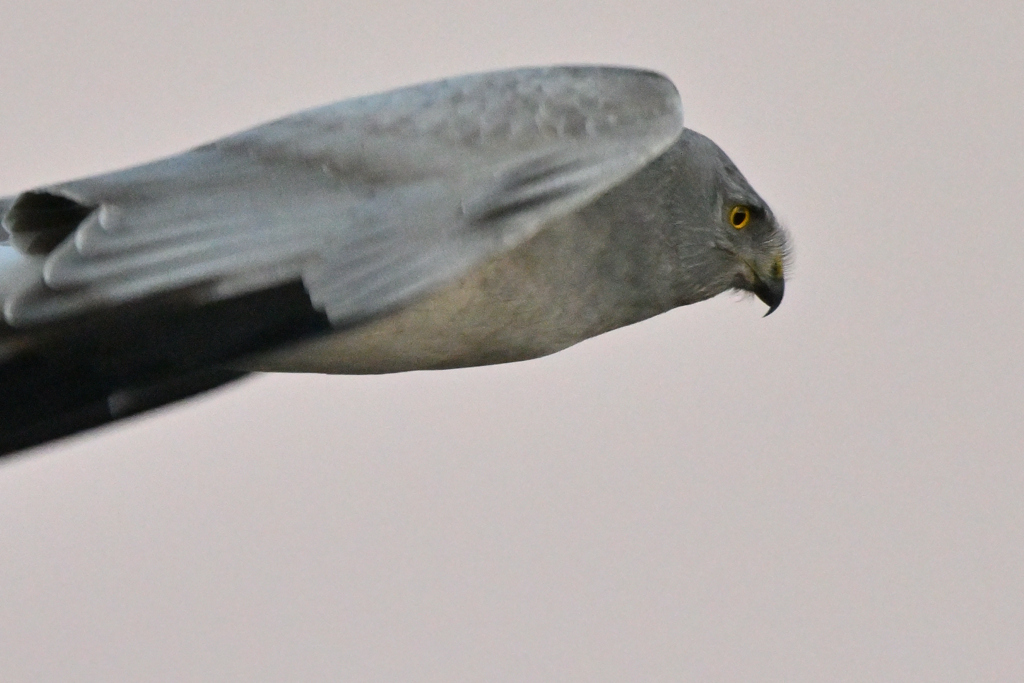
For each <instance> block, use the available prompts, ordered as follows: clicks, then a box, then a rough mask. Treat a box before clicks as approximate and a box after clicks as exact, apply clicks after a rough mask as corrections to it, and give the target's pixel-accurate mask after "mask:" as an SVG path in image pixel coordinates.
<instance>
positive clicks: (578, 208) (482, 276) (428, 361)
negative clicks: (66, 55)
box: [0, 66, 787, 454]
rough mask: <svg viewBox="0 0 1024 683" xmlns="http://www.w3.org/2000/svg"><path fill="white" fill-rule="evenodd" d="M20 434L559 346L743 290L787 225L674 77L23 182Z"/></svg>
mask: <svg viewBox="0 0 1024 683" xmlns="http://www.w3.org/2000/svg"><path fill="white" fill-rule="evenodd" d="M0 218H2V225H3V231H0V301H2V304H3V318H2V320H0V454H3V453H11V452H14V451H17V450H20V449H24V448H27V447H30V446H33V445H37V444H40V443H44V442H47V441H49V440H52V439H55V438H59V437H62V436H66V435H69V434H73V433H75V432H79V431H82V430H84V429H88V428H91V427H95V426H98V425H101V424H104V423H108V422H112V421H115V420H118V419H121V418H124V417H127V416H130V415H133V414H136V413H139V412H142V411H144V410H148V409H150V408H153V407H156V406H159V405H163V404H166V403H169V402H172V401H176V400H179V399H183V398H186V397H188V396H191V395H194V394H197V393H199V392H202V391H206V390H208V389H211V388H213V387H216V386H219V385H222V384H225V383H227V382H230V381H232V380H235V379H238V378H240V377H242V376H244V375H246V374H248V373H251V372H318V373H340V374H349V373H387V372H400V371H406V370H421V369H439V368H453V367H463V366H471V365H485V364H491V363H504V362H509V361H517V360H524V359H528V358H535V357H538V356H543V355H546V354H550V353H553V352H555V351H558V350H560V349H564V348H566V347H568V346H570V345H572V344H575V343H577V342H579V341H582V340H584V339H587V338H589V337H592V336H594V335H598V334H601V333H602V332H606V331H608V330H612V329H614V328H617V327H621V326H623V325H628V324H631V323H634V322H637V321H639V320H643V319H645V318H648V317H650V316H653V315H656V314H658V313H662V312H664V311H667V310H669V309H672V308H674V307H676V306H682V305H686V304H692V303H695V302H698V301H702V300H705V299H708V298H710V297H713V296H715V295H717V294H720V293H722V292H725V291H728V290H743V291H749V292H752V293H753V294H755V295H756V296H757V297H759V298H760V299H761V300H762V301H764V302H765V303H766V304H767V305H768V306H769V310H768V312H769V313H771V312H772V311H773V310H775V308H776V307H777V306H778V305H779V303H780V302H781V301H782V295H783V288H784V263H785V255H786V252H787V236H786V233H785V231H784V230H783V229H782V228H781V227H780V226H779V224H778V222H777V221H776V219H775V217H774V215H773V213H772V211H771V209H770V208H769V207H768V205H767V204H766V203H765V202H764V200H762V199H761V197H760V196H758V194H757V193H756V192H755V191H754V190H753V188H751V187H750V185H749V184H748V183H747V181H746V179H745V178H744V177H743V175H742V174H741V173H740V172H739V170H737V168H736V167H735V166H734V165H733V163H732V162H731V161H730V160H729V158H728V157H727V156H726V155H725V153H724V152H722V150H721V149H719V147H718V146H717V145H715V143H713V142H712V141H711V140H709V139H708V138H706V137H704V136H702V135H700V134H699V133H696V132H694V131H692V130H689V129H686V128H684V127H683V117H682V106H681V104H680V101H679V95H678V93H677V92H676V89H675V88H674V87H673V85H672V83H671V82H670V81H668V80H667V79H666V78H664V77H663V76H661V75H658V74H656V73H652V72H649V71H643V70H637V69H628V68H613V67H590V66H559V67H550V68H532V69H518V70H511V71H501V72H494V73H484V74H477V75H470V76H462V77H458V78H452V79H448V80H443V81H438V82H434V83H428V84H423V85H417V86H412V87H407V88H402V89H399V90H394V91H391V92H387V93H383V94H379V95H372V96H368V97H361V98H356V99H351V100H346V101H342V102H339V103H336V104H332V105H328V106H325V107H321V108H317V109H313V110H310V111H306V112H302V113H299V114H295V115H292V116H289V117H286V118H283V119H280V120H277V121H273V122H271V123H267V124H264V125H261V126H258V127H256V128H252V129H250V130H247V131H244V132H241V133H237V134H235V135H231V136H228V137H225V138H222V139H220V140H217V141H215V142H211V143H209V144H205V145H202V146H200V147H196V148H195V149H192V150H190V151H188V152H184V153H182V154H179V155H176V156H172V157H169V158H166V159H161V160H158V161H154V162H152V163H148V164H144V165H141V166H136V167H133V168H129V169H126V170H122V171H116V172H113V173H108V174H103V175H97V176H92V177H88V178H83V179H79V180H73V181H70V182H63V183H57V184H54V185H48V186H45V187H40V188H35V189H32V190H28V191H25V192H22V193H20V194H18V195H15V196H11V197H6V198H0Z"/></svg>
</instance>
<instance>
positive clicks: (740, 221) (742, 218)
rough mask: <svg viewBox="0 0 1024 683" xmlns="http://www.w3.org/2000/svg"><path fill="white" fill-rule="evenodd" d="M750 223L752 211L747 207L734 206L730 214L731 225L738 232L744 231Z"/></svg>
mask: <svg viewBox="0 0 1024 683" xmlns="http://www.w3.org/2000/svg"><path fill="white" fill-rule="evenodd" d="M749 222H750V209H748V208H747V207H745V206H734V207H732V211H730V212H729V224H730V225H732V227H734V228H736V229H737V230H742V229H743V228H745V227H746V226H747V223H749Z"/></svg>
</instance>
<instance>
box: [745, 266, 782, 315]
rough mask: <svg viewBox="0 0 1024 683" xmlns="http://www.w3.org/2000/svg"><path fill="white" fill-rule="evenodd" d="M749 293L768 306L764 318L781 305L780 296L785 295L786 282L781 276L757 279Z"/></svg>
mask: <svg viewBox="0 0 1024 683" xmlns="http://www.w3.org/2000/svg"><path fill="white" fill-rule="evenodd" d="M750 291H752V292H753V293H754V294H755V295H756V296H757V298H758V299H760V300H761V301H763V302H765V303H766V304H767V305H768V312H767V313H765V314H764V315H765V317H768V316H769V315H771V314H772V313H773V312H774V311H775V309H776V308H778V307H779V304H781V303H782V295H783V294H785V293H786V280H785V278H783V277H782V275H779V276H777V277H768V278H760V277H758V278H756V280H755V281H754V285H753V287H751V289H750Z"/></svg>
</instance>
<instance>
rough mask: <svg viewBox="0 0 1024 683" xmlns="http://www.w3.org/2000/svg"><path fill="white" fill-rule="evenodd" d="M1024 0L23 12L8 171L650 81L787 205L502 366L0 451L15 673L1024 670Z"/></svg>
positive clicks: (217, 400) (2, 647) (822, 674)
mask: <svg viewBox="0 0 1024 683" xmlns="http://www.w3.org/2000/svg"><path fill="white" fill-rule="evenodd" d="M1021 36H1024V6H1022V5H1021V3H1020V2H1019V0H1013V1H1001V2H997V1H990V2H987V3H954V2H905V3H892V2H857V3H847V4H845V5H844V4H841V3H830V2H814V1H812V0H804V1H802V2H778V3H760V2H741V1H738V0H737V1H731V2H722V1H716V2H678V0H674V1H672V2H668V1H664V2H655V1H646V0H630V1H629V2H625V1H622V2H614V1H613V2H604V3H594V2H584V1H582V0H576V1H573V2H568V1H563V2H557V1H555V2H552V1H551V0H544V1H541V0H536V1H532V2H531V1H526V0H505V1H503V2H501V3H486V2H480V1H479V0H473V1H468V0H466V1H459V2H447V3H436V2H425V1H422V0H420V1H417V2H408V3H396V4H392V5H391V6H390V7H384V8H382V7H381V6H380V4H379V3H369V2H366V3H355V2H338V1H337V0H333V1H331V2H313V1H311V0H292V1H290V2H287V3H282V2H264V1H257V0H248V1H246V2H243V1H242V0H220V1H218V2H215V3H211V2H208V1H207V0H202V1H200V0H187V1H182V0H177V1H175V2H171V1H170V0H154V1H153V2H148V3H138V2H128V1H127V0H121V1H118V2H114V1H112V0H93V1H92V2H88V3H82V2H78V1H77V0H76V1H74V2H72V1H71V0H64V1H59V2H58V1H56V0H35V1H34V2H31V3H15V2H13V1H11V0H7V2H6V4H5V6H4V8H3V12H2V20H0V93H2V96H0V131H2V133H0V160H2V163H0V195H2V194H8V193H12V192H16V191H18V190H21V189H24V188H27V187H31V186H34V185H38V184H41V183H45V182H51V181H57V180H64V179H68V178H71V177H75V176H79V175H85V174H92V173H96V172H100V171H105V170H111V169H113V168H117V167H121V166H125V165H128V164H133V163H137V162H141V161H146V160H149V159H151V158H153V157H156V156H159V155H163V154H169V153H173V152H176V151H180V150H182V149H184V148H187V147H190V146H193V145H195V144H197V143H200V142H203V141H206V140H209V139H211V138H214V137H217V136H220V135H222V134H225V133H229V132H233V131H234V130H237V129H240V128H243V127H246V126H249V125H252V124H255V123H259V122H261V121H264V120H266V119H269V118H273V117H276V116H280V115H283V114H287V113H290V112H292V111H295V110H297V109H301V108H304V107H308V106H313V105H317V104H322V103H326V102H330V101H333V100H337V99H341V98H345V97H350V96H355V95H359V94H365V93H370V92H376V91H380V90H384V89H387V88H391V87H395V86H399V85H405V84H409V83H414V82H418V81H424V80H432V79H435V78H438V77H442V76H446V75H454V74H459V73H464V72H469V71H480V70H486V69H492V68H503V67H511V66H519V65H531V64H546V63H561V62H601V63H615V64H629V65H637V66H645V67H651V68H654V69H658V70H660V71H662V72H664V73H666V74H667V75H668V76H670V77H671V78H672V79H673V80H674V81H675V82H676V83H677V85H678V87H679V90H680V92H681V94H682V97H683V103H684V106H685V109H686V123H687V125H688V126H690V127H692V128H695V129H696V130H699V131H701V132H703V133H705V134H707V135H709V136H710V137H712V138H713V139H714V140H715V141H717V142H718V143H719V144H720V145H721V146H722V147H723V148H724V149H725V150H726V151H727V152H728V153H729V154H730V155H731V156H732V157H733V159H734V160H735V161H736V163H737V164H738V165H739V167H740V168H741V169H742V170H743V171H744V173H745V174H746V175H747V177H748V178H749V179H750V180H751V182H752V183H753V185H754V187H756V188H757V190H758V191H759V192H760V193H761V194H762V195H763V196H764V197H765V198H766V199H767V200H768V201H769V202H770V203H771V204H772V206H773V207H774V208H775V210H776V213H778V214H779V215H780V216H782V217H783V218H784V220H785V222H786V223H787V224H788V225H789V227H790V229H791V231H792V233H793V238H794V243H795V247H796V268H795V272H794V273H793V275H792V277H791V279H790V281H789V284H788V286H787V293H786V301H785V302H784V303H783V305H782V307H781V308H780V309H779V311H778V312H776V313H775V314H774V315H773V316H772V317H770V318H767V319H762V318H761V317H760V316H761V314H762V313H763V310H764V307H763V306H762V305H761V304H760V303H759V302H757V301H754V300H743V299H740V298H738V297H735V298H730V297H728V296H726V297H721V298H719V299H716V300H714V301H711V302H708V303H703V304H698V305H696V306H693V307H689V308H684V309H680V310H677V311H675V312H673V313H670V314H667V315H664V316H662V317H660V318H657V319H654V320H651V321H648V322H645V323H642V324H640V325H637V326H634V327H632V328H628V329H624V330H620V331H618V332H614V333H611V334H608V335H605V336H603V337H600V338H597V339H594V340H591V341H589V342H586V343H584V344H582V345H580V346H578V347H575V348H573V349H570V350H568V351H565V352H563V353H560V354H557V355H555V356H552V357H549V358H546V359H541V360H538V361H530V362H527V363H521V364H514V365H509V366H503V367H489V368H481V369H471V370H459V371H447V372H438V373H415V374H407V375H399V376H387V377H324V376H305V377H304V376H271V377H265V378H261V379H257V380H254V381H251V382H249V383H247V384H244V385H241V386H238V387H236V388H232V389H229V390H226V391H222V392H219V393H216V394H213V395H210V396H209V397H207V398H204V399H202V400H198V401H194V402H192V403H190V404H187V405H184V406H180V407H175V408H171V409H169V410H164V411H161V412H159V413H157V414H154V415H152V416H149V417H146V418H143V419H139V420H136V421H134V422H132V423H130V424H127V425H122V426H119V427H117V428H114V429H110V430H106V431H101V432H96V433H93V434H90V435H88V436H85V437H82V438H78V439H74V440H70V441H66V442H62V443H59V444H57V445H54V446H52V447H49V448H45V449H40V450H38V451H36V452H34V453H33V454H32V455H30V456H28V457H23V458H20V459H16V460H12V461H9V462H5V463H3V464H2V465H0V520H2V521H0V680H3V681H5V682H8V681H9V682H12V683H14V682H20V681H57V680H59V681H65V682H70V681H96V682H99V681H103V682H106V681H129V680H136V681H174V682H175V683H186V682H191V681H227V680H245V681H284V680H287V681H337V680H344V681H439V682H442V681H443V682H449V681H523V680H536V681H553V680H558V681H684V680H685V681H691V680H692V681H737V682H738V681H769V682H773V681H778V682H783V681H785V682H794V681H850V682H854V681H856V682H861V681H901V682H903V681H950V682H953V681H956V682H958V683H959V682H962V681H975V680H976V681H1011V680H1021V679H1022V678H1024V458H1022V457H1021V456H1022V450H1024V449H1022V447H1021V442H1022V437H1024V421H1022V416H1021V413H1022V409H1024V395H1022V394H1024V391H1022V385H1024V356H1022V354H1021V338H1022V335H1024V307H1022V304H1021V291H1022V290H1024V269H1022V267H1021V260H1022V257H1024V229H1022V227H1021V217H1020V214H1021V206H1020V198H1021V197H1022V196H1024V120H1022V118H1024V117H1022V112H1024V101H1022V93H1024V41H1022V40H1021Z"/></svg>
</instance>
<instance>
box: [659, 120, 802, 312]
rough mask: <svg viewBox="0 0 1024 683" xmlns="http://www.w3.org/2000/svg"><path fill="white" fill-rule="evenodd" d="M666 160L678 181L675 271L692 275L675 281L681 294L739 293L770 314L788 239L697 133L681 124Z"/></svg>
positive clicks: (779, 291) (778, 297) (778, 299)
mask: <svg viewBox="0 0 1024 683" xmlns="http://www.w3.org/2000/svg"><path fill="white" fill-rule="evenodd" d="M666 160H667V161H668V162H669V163H670V164H671V165H672V166H673V167H674V168H673V169H672V170H673V171H674V173H672V174H671V175H672V176H674V177H675V178H676V179H677V180H680V179H682V180H685V182H681V183H678V184H677V188H680V189H677V191H676V193H675V197H676V202H675V203H676V211H675V212H674V213H675V214H676V226H675V228H676V238H677V239H679V240H680V256H681V258H682V259H683V261H684V263H683V266H684V268H683V270H682V272H683V273H684V274H686V273H689V274H691V275H690V276H684V279H683V281H682V282H681V283H680V284H682V285H683V290H682V291H683V292H684V297H683V298H684V299H686V298H691V297H692V299H693V300H698V299H700V298H707V297H710V296H714V295H716V294H719V293H720V292H723V291H726V290H729V289H734V290H740V291H746V292H751V293H753V294H754V295H756V296H757V297H758V298H759V299H761V301H763V302H764V303H765V304H767V305H768V313H766V314H765V315H768V314H770V313H772V312H773V311H774V310H775V309H776V308H778V306H779V304H780V303H782V295H783V293H784V291H785V274H786V269H787V268H786V266H787V261H788V257H789V240H788V236H787V234H786V230H785V229H784V228H783V227H782V226H781V225H779V223H778V221H777V220H776V219H775V215H774V214H773V213H772V210H771V209H770V208H769V207H768V204H767V203H766V202H765V201H764V200H763V199H761V197H760V196H759V195H758V194H757V192H755V191H754V188H752V187H751V186H750V183H748V182H747V180H746V178H744V177H743V174H742V173H740V172H739V169H737V168H736V166H735V164H733V163H732V161H731V160H730V159H729V157H728V156H726V154H725V152H723V151H722V150H721V148H719V147H718V145H716V144H715V143H714V142H712V141H711V140H710V139H708V138H706V137H705V136H703V135H701V134H700V133H696V132H694V131H692V130H689V129H686V130H684V131H683V133H682V135H681V136H680V139H679V141H678V142H677V143H676V144H675V145H674V146H673V148H671V149H670V150H669V152H668V153H667V154H666ZM694 275H695V276H696V277H693V276H694ZM695 285H696V288H694V286H695ZM686 303H689V301H687V302H686Z"/></svg>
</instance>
